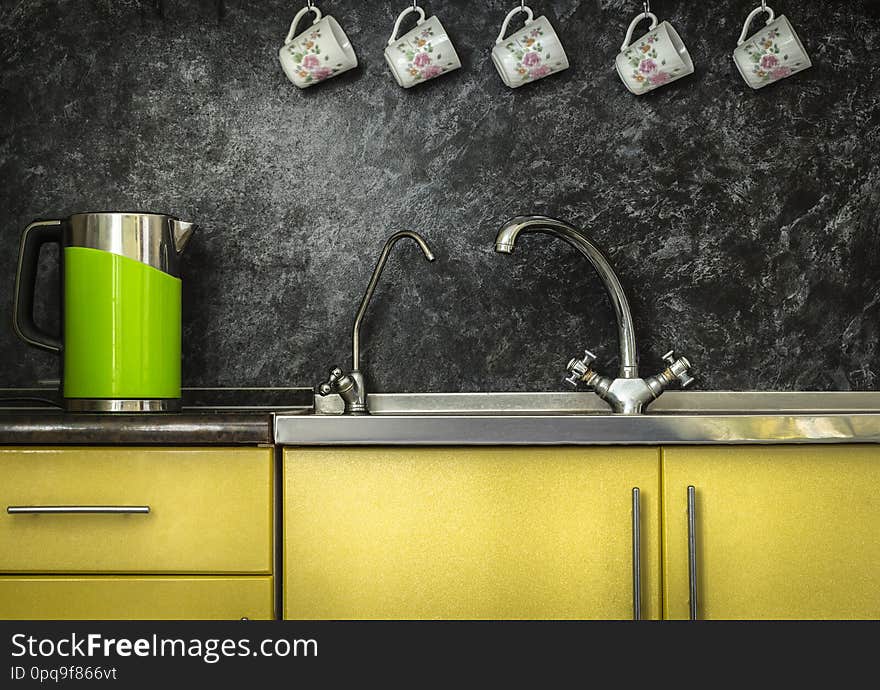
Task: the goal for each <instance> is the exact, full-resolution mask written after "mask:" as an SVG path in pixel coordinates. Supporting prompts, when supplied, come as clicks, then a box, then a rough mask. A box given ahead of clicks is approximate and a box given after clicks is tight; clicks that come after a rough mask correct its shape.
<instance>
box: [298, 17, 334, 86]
mask: <svg viewBox="0 0 880 690" xmlns="http://www.w3.org/2000/svg"><path fill="white" fill-rule="evenodd" d="M320 40H321V31H320V29H315V30H314V31H309V32H308V33H307V34H306V35H305V36H304V37H303V39H302V40H300V41H299V42H297V43H291V44H290V45H289V46H288V47H287V49H288V50H289V51H290V54H291V55H292V56H293V61H294V63H296V69H297V76H299V77H300V78H301V79H302V80H303V81H304V82H305V83H307V84H312V83H314V84H317V83H318V82H321V81H324V80H325V79H329V78H330V77H332V76H333V75H334V74H337V73H338V72H339V71H340V68H341V67H342V64H341V63H340V64H337V65H328V64H327V62H328V61H329V60H330V57H329V56H328V55H321V46H320Z"/></svg>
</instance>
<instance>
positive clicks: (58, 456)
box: [0, 447, 272, 574]
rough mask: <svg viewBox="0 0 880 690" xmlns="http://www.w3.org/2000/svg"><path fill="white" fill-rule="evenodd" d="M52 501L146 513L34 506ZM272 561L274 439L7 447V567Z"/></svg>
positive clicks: (33, 570)
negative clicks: (199, 444)
mask: <svg viewBox="0 0 880 690" xmlns="http://www.w3.org/2000/svg"><path fill="white" fill-rule="evenodd" d="M54 506H63V507H65V508H64V510H65V511H67V510H69V507H80V508H83V509H89V510H93V509H94V508H95V507H110V508H114V509H123V510H132V509H137V510H141V511H144V510H145V509H146V508H149V512H102V513H92V512H79V513H77V512H59V513H40V512H33V511H39V510H40V509H45V508H47V507H50V508H51V507H54ZM10 508H13V509H19V510H22V511H24V512H12V513H11V512H10V510H9V509H10ZM271 563H272V450H271V449H270V448H228V449H225V448H210V449H202V448H118V447H117V448H111V447H107V448H103V447H102V448H2V449H0V572H4V573H29V574H38V573H181V574H182V573H196V572H202V573H267V574H268V573H271Z"/></svg>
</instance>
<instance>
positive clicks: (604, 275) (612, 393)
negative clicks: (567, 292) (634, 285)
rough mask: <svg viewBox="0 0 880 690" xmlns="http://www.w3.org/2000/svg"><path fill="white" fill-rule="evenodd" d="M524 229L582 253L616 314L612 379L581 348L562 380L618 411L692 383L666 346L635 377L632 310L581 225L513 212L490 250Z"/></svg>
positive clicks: (506, 250) (502, 248) (503, 248)
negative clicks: (654, 363)
mask: <svg viewBox="0 0 880 690" xmlns="http://www.w3.org/2000/svg"><path fill="white" fill-rule="evenodd" d="M530 232H538V233H543V234H545V235H552V236H553V237H558V238H560V239H563V240H565V241H566V242H568V243H569V244H570V245H572V246H573V247H574V248H575V249H577V250H578V251H579V252H580V253H581V254H583V255H584V256H585V257H587V260H588V261H589V262H590V263H591V264H592V265H593V268H595V269H596V273H598V274H599V278H601V279H602V283H603V284H604V285H605V289H606V290H607V291H608V296H609V297H610V298H611V305H612V306H613V307H614V313H615V315H616V316H617V338H618V345H619V348H620V370H619V372H618V375H617V378H616V379H614V380H612V379H610V378H608V377H606V376H602V375H601V374H599V373H598V372H596V371H595V370H594V369H593V368H592V365H593V362H595V361H596V355H594V354H593V353H592V352H590V351H589V350H584V356H583V358H581V359H578V358H577V357H574V358H572V359H571V361H569V363H568V366H567V367H566V374H567V376H566V377H565V379H564V381H565V383H567V384H568V385H570V386H571V387H572V388H577V386H578V384H579V383H580V382H582V381H583V382H584V383H586V384H587V385H588V386H590V387H592V389H593V391H594V392H595V393H596V395H598V396H599V397H600V398H602V400H604V401H605V402H607V403H608V404H609V405H610V406H611V409H612V410H613V411H614V412H615V413H618V414H641V413H642V412H644V409H645V408H646V407H647V406H648V405H649V404H650V403H651V402H653V401H654V400H656V399H657V398H658V397H659V396H660V394H661V393H662V392H663V391H664V390H665V389H666V388H667V387H668V386H669V385H670V384H672V383H674V382H676V381H678V382H679V384H680V385H681V387H682V388H686V387H687V386H689V385H690V384H691V383H693V381H694V379H693V377H692V376H691V375H690V373H689V372H690V368H691V363H690V362H689V361H688V360H687V358H686V357H677V356H676V354H675V352H674V351H672V350H670V351H669V352H667V353H666V354H665V355H663V361H664V362H666V364H667V367H666V368H665V369H664V370H663V371H662V372H660V373H659V374H657V375H656V376H651V377H649V378H647V379H643V378H640V377H639V362H638V353H637V350H636V336H635V331H634V329H633V321H632V312H630V308H629V303H628V302H627V299H626V294H625V293H624V291H623V286H621V284H620V280H618V278H617V274H615V273H614V269H613V268H611V264H610V263H609V262H608V259H606V258H605V256H604V255H603V254H602V252H601V251H600V250H599V248H598V247H597V246H596V245H595V244H593V243H592V241H590V239H589V238H588V237H587V236H586V235H584V233H583V232H582V231H581V230H578V229H577V228H576V227H574V226H573V225H570V224H569V223H566V222H565V221H562V220H558V219H556V218H549V217H547V216H517V217H515V218H511V219H510V220H509V221H507V222H506V223H505V224H504V225H502V226H501V230H499V232H498V236H497V237H496V238H495V251H496V252H500V253H502V254H510V253H511V252H512V251H513V248H514V246H515V245H516V239H517V237H519V235H520V234H523V233H530Z"/></svg>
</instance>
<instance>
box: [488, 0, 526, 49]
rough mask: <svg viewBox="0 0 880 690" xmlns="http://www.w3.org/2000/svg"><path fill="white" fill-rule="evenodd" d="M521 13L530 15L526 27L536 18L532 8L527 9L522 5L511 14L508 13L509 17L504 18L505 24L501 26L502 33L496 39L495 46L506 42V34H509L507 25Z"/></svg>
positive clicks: (511, 11)
mask: <svg viewBox="0 0 880 690" xmlns="http://www.w3.org/2000/svg"><path fill="white" fill-rule="evenodd" d="M520 12H525V13H526V14H527V15H528V19H526V26H528V25H529V24H531V23H532V21H533V20H534V18H535V16H534V15H533V14H532V9H531V8H530V7H526V6H525V5H520V6H519V7H514V8H513V9H512V10H510V12H508V13H507V16H506V17H505V18H504V23H503V24H502V25H501V33H499V34H498V38H496V39H495V45H498V44H499V43H501V41H503V40H504V34H506V33H507V25H508V24H510V20H511V19H513V18H514V17H515V16H516V15H518V14H519V13H520Z"/></svg>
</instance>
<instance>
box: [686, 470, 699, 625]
mask: <svg viewBox="0 0 880 690" xmlns="http://www.w3.org/2000/svg"><path fill="white" fill-rule="evenodd" d="M696 523H697V509H696V489H695V488H694V487H692V486H689V487H688V583H689V585H690V596H689V601H690V619H691V620H692V621H695V620H697V525H696Z"/></svg>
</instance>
